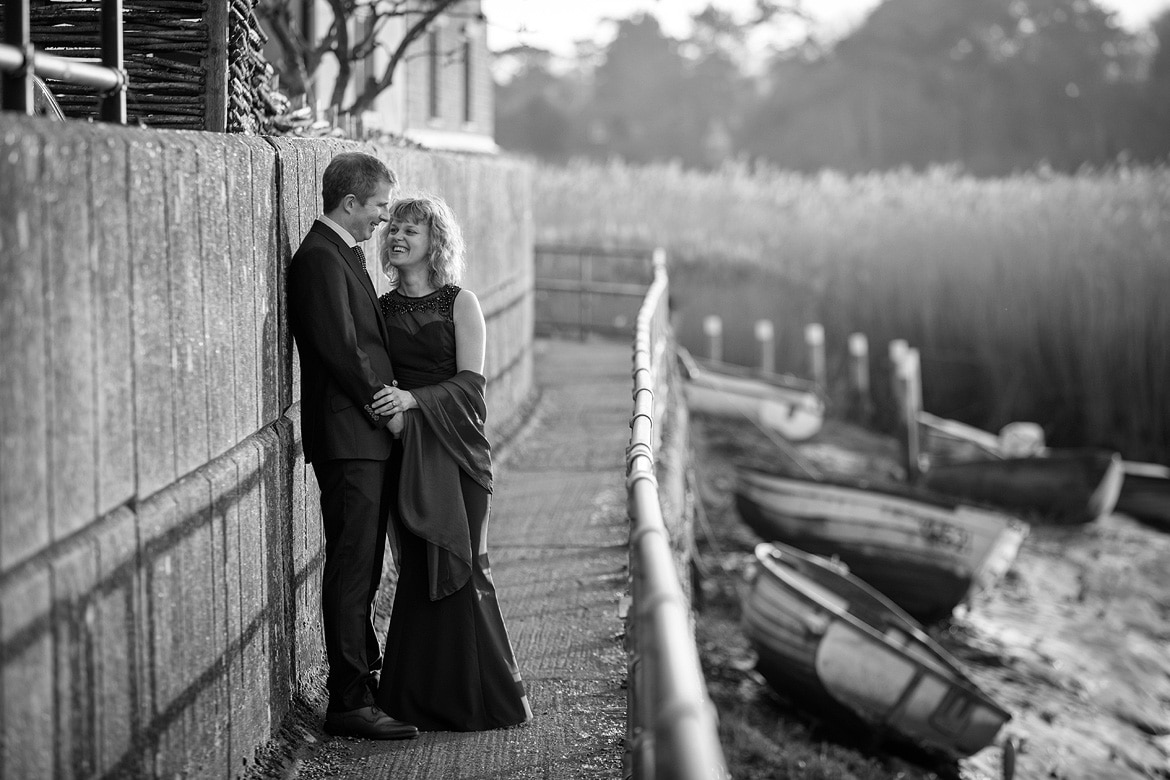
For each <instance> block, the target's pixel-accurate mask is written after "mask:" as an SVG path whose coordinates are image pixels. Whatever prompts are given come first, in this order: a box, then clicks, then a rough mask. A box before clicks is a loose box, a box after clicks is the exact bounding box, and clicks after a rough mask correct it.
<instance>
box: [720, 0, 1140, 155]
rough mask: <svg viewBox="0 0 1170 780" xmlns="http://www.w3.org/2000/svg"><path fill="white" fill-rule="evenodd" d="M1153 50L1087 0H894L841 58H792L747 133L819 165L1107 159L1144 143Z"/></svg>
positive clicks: (754, 144) (763, 149) (757, 148)
mask: <svg viewBox="0 0 1170 780" xmlns="http://www.w3.org/2000/svg"><path fill="white" fill-rule="evenodd" d="M1139 59H1140V57H1139V56H1138V55H1137V50H1136V48H1135V44H1134V39H1133V36H1130V35H1129V34H1127V33H1125V32H1124V31H1123V30H1121V29H1119V28H1118V27H1117V26H1116V25H1115V24H1114V22H1113V19H1112V16H1111V14H1109V13H1107V12H1105V11H1103V10H1102V9H1101V8H1100V7H1099V6H1097V5H1096V4H1095V3H1093V2H1086V1H1085V0H981V1H980V2H977V3H972V2H968V1H967V0H886V2H884V3H882V4H881V5H880V6H878V7H877V8H876V9H875V10H874V12H873V13H872V14H871V15H870V16H869V17H868V19H867V20H866V22H865V24H864V25H863V26H862V27H860V28H859V29H858V30H857V31H856V32H855V33H853V34H852V35H850V36H849V37H848V38H846V39H845V40H843V41H842V42H840V43H839V44H838V45H837V46H836V47H835V49H834V50H833V51H832V52H830V53H829V54H828V55H827V56H825V57H823V58H821V59H819V60H817V61H814V62H795V61H793V60H791V59H789V60H787V61H785V62H781V63H779V64H778V65H777V67H776V68H775V69H774V70H773V73H772V79H771V88H770V93H769V95H768V96H767V98H766V99H765V100H764V101H763V102H762V103H761V105H760V108H759V110H758V111H757V113H756V115H755V116H754V117H752V118H751V120H750V121H749V122H748V123H747V126H746V127H745V137H744V139H743V143H744V145H745V147H746V148H748V149H749V150H751V151H752V152H753V153H755V154H759V155H761V156H764V157H767V158H770V159H771V160H772V161H774V162H775V163H777V164H780V165H784V166H789V165H793V166H797V167H800V168H803V169H813V170H815V169H818V168H822V167H833V168H842V169H845V170H851V171H856V170H869V169H875V168H877V169H881V168H891V167H899V166H903V165H909V166H912V167H915V168H922V167H925V166H928V165H931V164H935V163H950V162H960V163H962V164H963V165H965V166H966V167H967V168H968V169H969V170H971V171H973V172H975V173H979V174H1002V173H1007V172H1010V171H1011V170H1014V169H1019V168H1030V167H1033V166H1035V165H1037V164H1040V163H1042V162H1047V163H1048V164H1050V165H1052V166H1053V167H1055V168H1058V169H1062V170H1075V169H1076V168H1078V167H1079V166H1081V165H1083V164H1086V163H1088V164H1091V165H1101V164H1107V163H1109V162H1111V161H1113V160H1114V159H1116V158H1117V156H1118V155H1119V154H1120V153H1121V152H1123V151H1124V150H1131V149H1134V148H1135V147H1136V146H1137V144H1135V143H1134V137H1135V136H1134V130H1133V125H1134V124H1135V117H1136V116H1137V114H1138V113H1139V105H1138V101H1139V98H1138V95H1137V92H1138V90H1137V89H1136V87H1137V86H1138V85H1139V84H1140V75H1139V74H1140V71H1141V69H1140V67H1138V62H1139Z"/></svg>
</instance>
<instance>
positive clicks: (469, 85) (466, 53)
mask: <svg viewBox="0 0 1170 780" xmlns="http://www.w3.org/2000/svg"><path fill="white" fill-rule="evenodd" d="M474 75H475V71H474V70H473V64H472V62H471V39H470V38H468V39H467V40H465V41H463V121H464V122H468V123H470V122H471V120H472V118H473V116H474V115H473V114H472V111H471V109H472V104H471V93H472V91H473V90H474V89H475V81H474V80H473V78H472V77H473V76H474Z"/></svg>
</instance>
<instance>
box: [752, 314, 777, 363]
mask: <svg viewBox="0 0 1170 780" xmlns="http://www.w3.org/2000/svg"><path fill="white" fill-rule="evenodd" d="M756 342H757V343H758V344H759V345H760V371H762V372H764V373H766V374H772V373H775V372H776V332H775V329H774V328H773V327H772V321H771V320H756Z"/></svg>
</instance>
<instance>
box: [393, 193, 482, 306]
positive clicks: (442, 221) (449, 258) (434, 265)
mask: <svg viewBox="0 0 1170 780" xmlns="http://www.w3.org/2000/svg"><path fill="white" fill-rule="evenodd" d="M395 220H398V221H399V222H414V223H416V224H419V225H426V226H427V236H428V238H429V240H430V251H429V252H428V254H429V257H428V258H427V260H428V263H429V264H430V267H431V274H430V280H431V284H433V285H434V286H435V287H436V288H441V287H445V286H447V285H448V284H458V283H459V280H460V279H462V278H463V269H464V267H465V266H466V262H467V261H466V259H465V258H464V244H463V230H462V229H461V228H460V227H459V223H458V222H457V221H456V220H455V214H454V212H452V211H451V207H450V206H448V205H447V203H446V201H444V200H443V199H442V198H440V197H439V196H437V195H417V196H415V197H412V198H402V199H400V200H397V201H395V202H394V205H392V206H391V207H390V221H389V222H387V223H386V224H385V225H384V226H383V227H382V228H381V230H382V236H381V239H382V240H381V242H380V246H379V249H378V253H379V259H380V260H381V264H382V270H383V271H384V272H385V273H386V276H388V277H389V278H390V283H391V284H397V283H398V269H397V268H395V267H394V266H392V265H390V263H389V262H388V260H389V257H390V243H391V242H390V240H389V237H388V235H387V233H388V232H389V230H390V223H391V222H393V221H395Z"/></svg>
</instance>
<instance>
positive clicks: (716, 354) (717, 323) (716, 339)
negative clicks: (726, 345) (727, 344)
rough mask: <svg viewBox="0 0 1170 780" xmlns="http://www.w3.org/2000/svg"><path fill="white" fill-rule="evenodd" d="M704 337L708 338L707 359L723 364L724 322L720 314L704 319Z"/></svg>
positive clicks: (710, 315) (709, 315)
mask: <svg viewBox="0 0 1170 780" xmlns="http://www.w3.org/2000/svg"><path fill="white" fill-rule="evenodd" d="M703 335H704V336H706V337H707V357H708V358H710V359H711V360H714V361H716V362H720V363H721V362H723V320H722V319H721V318H720V317H719V315H718V314H708V315H707V316H706V317H704V318H703Z"/></svg>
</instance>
